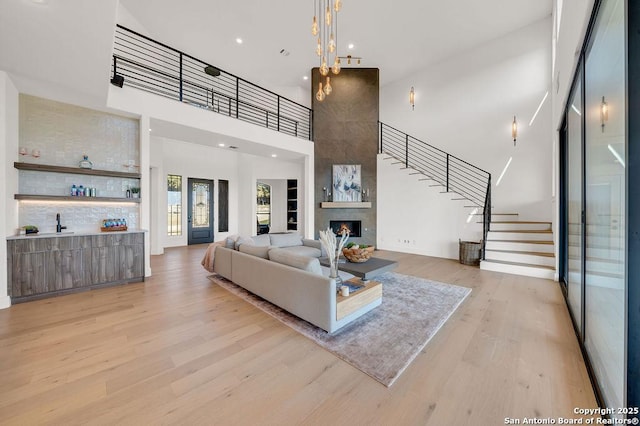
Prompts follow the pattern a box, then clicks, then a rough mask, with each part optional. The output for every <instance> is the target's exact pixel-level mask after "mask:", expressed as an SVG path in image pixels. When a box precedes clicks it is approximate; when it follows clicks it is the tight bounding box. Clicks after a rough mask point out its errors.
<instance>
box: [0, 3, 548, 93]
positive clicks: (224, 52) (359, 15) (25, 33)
mask: <svg viewBox="0 0 640 426" xmlns="http://www.w3.org/2000/svg"><path fill="white" fill-rule="evenodd" d="M119 6H120V7H121V9H120V10H118V7H119ZM551 7H552V0H483V1H479V0H451V1H434V0H396V1H393V2H385V1H371V0H368V1H367V0H343V8H342V11H341V12H340V17H339V34H338V35H339V39H338V48H339V51H340V54H341V55H345V54H352V55H353V56H362V57H363V58H364V59H363V61H362V65H361V66H362V67H375V68H380V78H381V84H382V85H385V84H388V83H390V82H393V81H395V80H398V79H400V78H402V77H405V76H408V75H411V74H413V73H415V72H417V71H419V70H422V69H425V68H427V67H429V65H432V64H434V63H437V62H439V61H442V60H444V59H446V58H448V57H451V56H455V55H456V54H458V53H459V52H462V51H465V50H468V49H473V48H474V47H475V46H479V45H481V44H483V43H485V42H487V41H489V40H491V39H494V38H497V37H500V36H503V35H506V34H508V33H509V32H511V31H514V30H516V29H518V28H521V27H523V26H526V25H528V24H530V23H533V22H535V21H538V20H540V19H543V18H545V17H547V16H549V15H550V13H551ZM313 10H314V0H295V1H294V0H289V1H284V0H272V1H264V0H242V1H235V2H233V1H229V0H225V1H223V0H182V1H176V0H120V2H118V0H100V1H97V0H94V1H91V2H89V1H87V0H1V1H0V70H5V71H8V72H10V73H11V74H12V75H13V78H14V81H15V82H16V84H17V85H18V89H19V90H20V91H23V92H27V93H38V94H40V95H41V96H47V97H51V98H56V97H57V98H58V99H61V100H65V99H66V100H67V101H77V102H80V98H78V99H77V100H76V99H71V98H69V97H70V96H71V94H76V95H77V96H79V97H83V96H84V97H85V98H86V96H87V95H88V96H89V97H90V98H92V99H93V100H94V102H95V104H96V105H100V104H104V100H105V99H106V94H107V90H108V87H109V84H108V80H109V69H110V65H111V54H110V52H111V48H112V46H113V35H114V30H115V24H116V22H118V23H123V24H127V25H129V26H132V27H134V28H133V29H136V30H138V31H141V32H144V33H147V34H148V35H149V36H151V37H152V38H155V39H156V40H158V41H162V42H164V43H166V44H169V45H171V46H174V47H176V48H178V49H180V50H183V51H185V52H187V53H190V54H191V55H193V56H195V57H198V58H199V59H202V60H204V61H206V62H209V63H211V64H213V65H216V66H218V67H219V68H222V69H224V70H225V71H228V72H231V73H233V74H236V75H239V76H241V77H244V78H246V79H247V80H249V81H252V82H254V83H257V84H259V85H262V86H264V87H267V88H269V89H271V90H273V91H275V92H282V90H281V88H285V87H286V88H292V87H298V88H300V93H305V91H307V90H309V82H308V81H304V80H303V78H302V77H303V76H304V75H309V71H310V69H311V68H312V67H314V66H318V65H319V64H318V58H317V56H316V55H315V52H314V49H315V46H314V40H313V37H312V36H311V33H310V27H311V19H312V16H313ZM237 37H241V38H242V39H243V41H244V42H243V44H241V45H239V44H237V43H236V38H237ZM349 43H353V44H354V46H355V47H354V49H353V50H351V51H348V49H347V47H346V46H347V44H349ZM282 49H286V50H287V51H289V52H290V55H289V56H283V55H281V54H280V51H281V50H282ZM343 65H345V64H343ZM53 90H58V92H59V93H57V94H56V96H54V94H53V93H51V94H49V93H47V92H48V91H53ZM289 93H290V91H289ZM61 95H64V96H67V98H65V97H64V96H62V97H61ZM85 103H86V99H85Z"/></svg>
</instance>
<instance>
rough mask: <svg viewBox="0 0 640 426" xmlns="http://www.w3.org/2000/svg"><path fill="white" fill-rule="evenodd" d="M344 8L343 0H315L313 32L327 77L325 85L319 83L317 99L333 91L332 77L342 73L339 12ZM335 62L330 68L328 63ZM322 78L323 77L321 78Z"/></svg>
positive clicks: (321, 72) (322, 69) (321, 98)
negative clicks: (339, 44) (339, 50)
mask: <svg viewBox="0 0 640 426" xmlns="http://www.w3.org/2000/svg"><path fill="white" fill-rule="evenodd" d="M340 9H342V0H314V16H313V23H312V25H311V34H312V35H313V37H314V38H315V39H316V42H317V45H316V54H317V55H318V56H319V58H320V75H321V76H322V77H326V78H327V79H326V80H325V84H324V87H323V86H322V81H320V83H319V84H318V92H316V99H317V100H318V101H319V102H322V101H323V100H324V98H325V97H326V96H329V95H330V94H331V92H332V91H333V87H331V77H330V76H329V71H331V72H332V73H333V74H336V75H337V74H339V73H340V57H339V56H338V12H340ZM331 63H332V64H333V65H332V66H331V68H329V65H328V64H331ZM321 80H322V78H321Z"/></svg>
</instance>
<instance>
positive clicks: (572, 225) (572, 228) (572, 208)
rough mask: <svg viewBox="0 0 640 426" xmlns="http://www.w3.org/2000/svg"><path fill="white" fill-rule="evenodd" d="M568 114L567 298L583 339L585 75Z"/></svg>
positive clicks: (579, 81) (577, 87)
mask: <svg viewBox="0 0 640 426" xmlns="http://www.w3.org/2000/svg"><path fill="white" fill-rule="evenodd" d="M577 81H578V84H576V86H575V88H574V90H573V93H572V95H571V98H570V99H569V102H570V104H569V105H570V106H569V109H568V111H567V164H566V173H567V233H568V236H567V237H568V238H567V239H568V242H569V246H568V250H567V257H568V258H567V267H568V273H567V277H566V280H567V298H568V299H569V307H570V309H571V313H572V314H573V319H574V321H575V323H576V327H577V328H578V330H579V332H580V335H582V73H579V74H578V77H577Z"/></svg>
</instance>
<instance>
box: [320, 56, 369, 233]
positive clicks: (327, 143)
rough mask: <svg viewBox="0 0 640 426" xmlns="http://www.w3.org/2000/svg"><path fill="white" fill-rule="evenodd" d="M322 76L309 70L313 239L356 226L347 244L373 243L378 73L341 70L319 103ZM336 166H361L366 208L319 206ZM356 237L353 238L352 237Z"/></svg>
mask: <svg viewBox="0 0 640 426" xmlns="http://www.w3.org/2000/svg"><path fill="white" fill-rule="evenodd" d="M321 79H322V77H321V76H320V73H319V72H318V69H317V68H314V69H313V72H312V78H311V80H312V84H311V96H312V105H313V136H314V148H315V156H314V162H315V188H314V192H315V237H316V238H317V237H318V231H319V230H321V229H327V227H331V229H334V231H337V229H335V228H334V227H333V226H332V222H334V223H335V222H337V223H338V225H337V226H338V229H339V227H340V225H341V224H342V223H343V222H358V224H359V228H360V229H359V230H354V229H352V231H357V232H353V233H351V234H350V241H353V242H355V243H362V244H371V245H375V244H376V239H377V238H376V236H377V230H376V222H377V215H376V210H377V194H376V186H377V155H378V118H379V72H378V70H377V69H375V68H342V71H341V72H340V74H339V75H338V76H337V77H336V78H335V79H334V78H332V79H331V84H332V85H333V92H332V93H331V96H327V98H326V99H325V100H324V101H322V102H319V101H317V100H316V98H315V91H316V90H317V88H318V84H319V82H320V81H322V80H321ZM336 164H359V165H360V166H361V173H362V176H361V177H362V182H361V183H362V187H363V188H370V189H371V193H370V195H369V197H368V198H367V201H368V202H370V203H371V205H370V207H368V206H367V207H365V206H361V207H344V208H337V207H335V206H333V207H332V208H326V207H325V208H323V206H322V203H323V201H327V200H326V199H325V191H324V190H323V188H329V187H331V186H332V183H333V182H332V168H333V166H334V165H336ZM356 234H357V236H356Z"/></svg>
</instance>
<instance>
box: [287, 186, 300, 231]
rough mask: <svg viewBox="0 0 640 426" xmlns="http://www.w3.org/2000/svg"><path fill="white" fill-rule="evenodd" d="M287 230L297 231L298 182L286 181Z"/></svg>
mask: <svg viewBox="0 0 640 426" xmlns="http://www.w3.org/2000/svg"><path fill="white" fill-rule="evenodd" d="M287 230H288V231H297V230H298V180H297V179H287Z"/></svg>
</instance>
